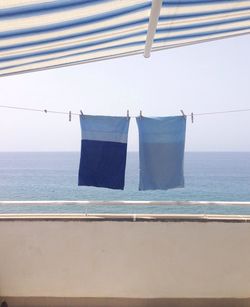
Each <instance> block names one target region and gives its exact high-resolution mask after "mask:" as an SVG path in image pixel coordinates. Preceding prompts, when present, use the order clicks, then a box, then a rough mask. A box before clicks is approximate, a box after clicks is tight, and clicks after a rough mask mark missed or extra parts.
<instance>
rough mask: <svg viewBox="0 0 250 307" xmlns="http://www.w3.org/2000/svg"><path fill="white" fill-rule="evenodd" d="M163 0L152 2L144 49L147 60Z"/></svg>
mask: <svg viewBox="0 0 250 307" xmlns="http://www.w3.org/2000/svg"><path fill="white" fill-rule="evenodd" d="M162 2H163V0H152V6H151V12H150V17H149V23H148V31H147V38H146V43H145V48H144V57H145V58H149V57H150V53H151V49H152V46H153V42H154V36H155V32H156V29H157V25H158V20H159V16H160V12H161V7H162Z"/></svg>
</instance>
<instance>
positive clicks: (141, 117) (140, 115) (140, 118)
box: [140, 111, 142, 119]
mask: <svg viewBox="0 0 250 307" xmlns="http://www.w3.org/2000/svg"><path fill="white" fill-rule="evenodd" d="M141 118H142V111H140V119H141Z"/></svg>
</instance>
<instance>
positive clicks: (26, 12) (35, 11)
mask: <svg viewBox="0 0 250 307" xmlns="http://www.w3.org/2000/svg"><path fill="white" fill-rule="evenodd" d="M153 2H155V3H154V4H158V5H160V6H159V7H160V10H159V14H158V15H157V12H155V14H152V13H153V12H152V9H153V5H152V1H149V0H54V1H52V0H4V1H1V2H0V54H1V56H0V76H6V75H11V74H18V73H24V72H30V71H37V70H43V69H49V68H56V67H61V66H67V65H75V64H81V63H88V62H92V61H99V60H104V59H110V58H115V57H121V56H127V55H132V54H143V53H144V49H145V44H146V41H147V38H148V36H149V34H151V36H152V42H153V43H152V46H151V45H150V44H149V45H148V46H147V48H149V49H150V50H151V51H155V50H162V49H168V48H173V47H179V46H186V45H190V44H196V43H201V42H207V41H211V40H216V39H221V38H226V37H233V36H237V35H243V34H248V33H250V0H228V1H225V0H165V1H161V0H153ZM151 8H152V9H151ZM154 18H155V20H152V19H154ZM154 22H155V23H156V31H154V29H153V24H154Z"/></svg>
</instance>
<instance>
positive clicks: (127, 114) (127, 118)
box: [127, 110, 129, 120]
mask: <svg viewBox="0 0 250 307" xmlns="http://www.w3.org/2000/svg"><path fill="white" fill-rule="evenodd" d="M127 120H129V110H127Z"/></svg>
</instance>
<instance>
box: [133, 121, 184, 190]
mask: <svg viewBox="0 0 250 307" xmlns="http://www.w3.org/2000/svg"><path fill="white" fill-rule="evenodd" d="M136 121H137V125H138V130H139V155H140V184H139V190H141V191H142V190H168V189H173V188H181V187H184V176H183V164H184V163H183V160H184V147H185V132H186V117H184V116H172V117H154V118H149V117H144V116H142V117H137V118H136Z"/></svg>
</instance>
